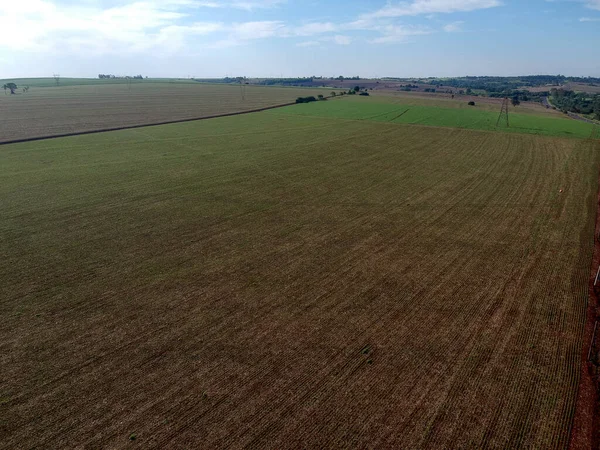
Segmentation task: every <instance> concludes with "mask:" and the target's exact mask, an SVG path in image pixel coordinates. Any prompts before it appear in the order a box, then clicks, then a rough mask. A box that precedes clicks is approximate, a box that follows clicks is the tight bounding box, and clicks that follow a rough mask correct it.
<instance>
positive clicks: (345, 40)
mask: <svg viewBox="0 0 600 450" xmlns="http://www.w3.org/2000/svg"><path fill="white" fill-rule="evenodd" d="M333 42H335V43H336V44H337V45H350V44H351V43H352V38H351V37H350V36H342V35H339V34H338V35H336V36H334V37H333Z"/></svg>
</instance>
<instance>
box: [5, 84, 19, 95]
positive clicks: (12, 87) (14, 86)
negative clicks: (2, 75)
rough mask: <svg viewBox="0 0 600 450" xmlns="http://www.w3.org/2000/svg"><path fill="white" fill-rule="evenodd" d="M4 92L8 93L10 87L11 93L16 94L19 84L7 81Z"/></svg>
mask: <svg viewBox="0 0 600 450" xmlns="http://www.w3.org/2000/svg"><path fill="white" fill-rule="evenodd" d="M3 87H4V93H6V90H7V89H10V93H11V94H14V93H15V91H16V90H17V85H16V84H15V83H6V84H5V85H4V86H3Z"/></svg>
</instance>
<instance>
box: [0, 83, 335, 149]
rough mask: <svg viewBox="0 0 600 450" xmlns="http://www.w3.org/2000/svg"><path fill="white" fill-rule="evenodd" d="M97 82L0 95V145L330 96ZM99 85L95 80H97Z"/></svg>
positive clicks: (277, 90)
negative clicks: (20, 140)
mask: <svg viewBox="0 0 600 450" xmlns="http://www.w3.org/2000/svg"><path fill="white" fill-rule="evenodd" d="M92 81H97V83H96V84H94V85H69V86H62V87H47V88H41V87H32V88H31V90H30V91H29V92H27V93H26V94H22V93H20V94H19V95H1V94H0V113H2V118H3V120H2V121H1V122H0V142H2V141H10V140H15V139H24V138H31V137H39V136H50V135H58V134H65V133H73V132H79V131H91V130H99V129H104V128H115V127H121V126H130V125H140V124H142V125H143V124H148V123H157V122H161V121H169V120H179V119H189V118H197V117H205V116H212V115H217V114H226V113H233V112H238V111H249V110H253V109H258V108H264V107H267V106H273V105H278V104H283V103H290V102H293V101H294V100H295V99H296V97H299V96H307V95H317V94H319V93H326V94H329V92H330V90H329V91H323V92H322V91H321V90H320V89H318V88H312V89H303V88H279V87H256V86H245V87H244V88H243V89H244V90H243V94H244V95H243V97H242V90H241V88H240V86H230V85H208V84H200V83H195V82H190V81H188V82H182V83H167V82H160V83H157V82H154V83H149V82H147V81H144V82H133V83H132V84H131V86H128V85H127V84H125V83H120V84H118V83H112V82H111V81H113V80H107V81H105V82H103V80H92ZM98 81H99V82H98Z"/></svg>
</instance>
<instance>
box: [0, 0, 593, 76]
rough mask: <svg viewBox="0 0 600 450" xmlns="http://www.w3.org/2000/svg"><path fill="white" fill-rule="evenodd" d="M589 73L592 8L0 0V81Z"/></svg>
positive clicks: (571, 0) (496, 2) (566, 3)
mask: <svg viewBox="0 0 600 450" xmlns="http://www.w3.org/2000/svg"><path fill="white" fill-rule="evenodd" d="M52 73H60V74H61V76H63V77H67V76H72V77H81V76H82V77H86V76H96V75H97V74H98V73H113V74H120V75H133V74H142V75H145V76H146V75H147V76H150V77H161V76H162V77H188V76H194V77H223V76H227V75H228V76H242V75H243V76H249V77H257V76H270V77H279V76H310V75H323V76H337V75H345V76H352V75H360V76H362V77H369V76H371V77H374V76H375V77H383V76H400V77H404V76H406V77H408V76H458V75H520V74H540V73H551V74H557V73H560V74H565V75H579V76H588V75H589V76H600V0H552V1H551V0H407V1H395V0H391V1H386V0H368V1H367V0H362V1H361V0H320V1H317V0H18V1H14V0H0V79H1V78H10V77H25V76H50V75H51V74H52Z"/></svg>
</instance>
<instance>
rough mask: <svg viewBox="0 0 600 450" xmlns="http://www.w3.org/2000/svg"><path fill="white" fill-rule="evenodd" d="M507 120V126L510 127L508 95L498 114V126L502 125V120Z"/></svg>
mask: <svg viewBox="0 0 600 450" xmlns="http://www.w3.org/2000/svg"><path fill="white" fill-rule="evenodd" d="M504 120H506V128H508V97H504V100H503V101H502V109H501V110H500V115H499V116H498V121H497V122H496V128H498V125H500V122H503V121H504Z"/></svg>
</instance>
